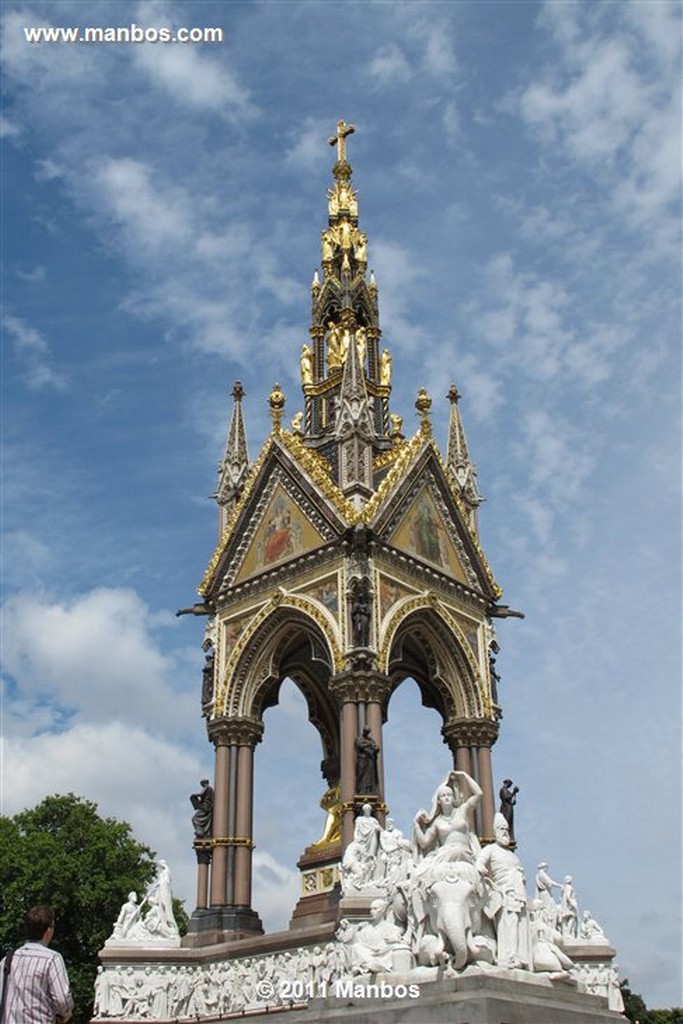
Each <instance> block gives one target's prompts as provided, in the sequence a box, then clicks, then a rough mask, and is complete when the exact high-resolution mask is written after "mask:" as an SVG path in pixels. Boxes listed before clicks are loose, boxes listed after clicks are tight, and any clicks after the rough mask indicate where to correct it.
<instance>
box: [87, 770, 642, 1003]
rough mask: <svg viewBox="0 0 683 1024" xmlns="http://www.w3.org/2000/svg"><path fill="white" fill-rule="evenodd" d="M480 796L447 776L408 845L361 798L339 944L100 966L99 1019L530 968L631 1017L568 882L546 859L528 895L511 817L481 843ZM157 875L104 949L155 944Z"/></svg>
mask: <svg viewBox="0 0 683 1024" xmlns="http://www.w3.org/2000/svg"><path fill="white" fill-rule="evenodd" d="M480 799H481V789H480V788H479V786H478V785H477V783H476V782H475V781H474V779H472V778H471V777H470V776H469V775H467V774H466V773H465V772H461V771H452V772H450V773H449V774H448V776H447V777H446V779H444V781H443V782H442V783H441V785H439V786H438V788H437V789H436V791H435V793H434V796H433V798H432V803H431V807H430V809H429V811H425V810H420V811H418V812H417V814H416V815H415V818H414V823H413V838H412V841H410V840H408V839H406V838H404V836H403V835H402V833H401V832H400V831H399V830H398V829H396V828H395V827H394V824H393V822H392V821H391V820H390V819H388V820H387V822H386V827H384V828H382V826H381V825H380V823H379V821H378V820H377V819H376V818H375V817H374V816H373V815H372V808H371V806H370V804H365V805H364V806H363V808H362V812H361V814H360V815H359V816H358V817H357V819H356V823H355V830H354V837H353V841H352V842H351V843H350V844H349V846H348V847H347V849H346V852H345V854H344V858H343V861H342V868H341V878H342V902H341V910H342V913H343V914H345V915H346V916H345V917H344V918H343V919H342V920H341V921H340V923H339V926H338V928H337V932H336V941H334V942H328V943H326V944H324V945H317V946H308V947H301V948H299V949H297V950H294V951H291V952H284V953H274V954H273V953H271V954H264V955H262V956H255V957H250V958H235V959H232V960H223V961H218V962H216V963H211V964H208V965H203V966H201V967H200V966H196V967H194V966H192V967H190V966H179V965H170V964H169V965H165V966H164V965H161V966H160V965H159V964H156V965H155V966H154V967H152V966H147V967H138V968H133V967H121V966H120V967H116V968H109V967H108V968H107V969H106V970H102V969H100V971H99V974H98V979H97V984H96V1016H99V1017H105V1018H106V1017H110V1018H116V1017H125V1018H126V1019H130V1018H133V1019H143V1020H144V1019H150V1020H154V1019H162V1018H165V1017H172V1018H174V1019H175V1018H186V1017H202V1016H206V1015H209V1016H210V1015H212V1014H225V1013H232V1012H243V1011H248V1010H256V1009H259V1008H260V1009H265V1008H266V1007H271V1006H278V1005H283V1004H286V1003H288V1002H292V1001H294V1002H296V1001H304V1002H305V1001H307V999H310V998H314V997H316V996H323V995H328V994H330V995H331V994H333V988H332V986H334V985H335V984H337V985H339V984H342V980H343V979H358V978H361V977H369V978H371V979H374V978H377V977H381V978H389V979H394V980H397V979H400V980H401V981H402V982H404V981H405V982H418V983H419V984H422V983H423V982H429V981H432V980H437V979H443V978H448V977H454V976H456V975H457V974H459V973H461V972H463V971H469V972H482V971H484V972H487V973H501V972H515V976H517V977H521V976H522V975H519V974H518V972H524V974H523V976H524V977H527V978H529V977H530V976H531V975H533V976H534V977H535V978H536V979H540V978H544V979H545V982H544V983H545V984H555V983H560V984H566V985H572V986H575V987H578V988H579V989H581V990H585V991H588V992H590V993H592V994H596V995H600V996H602V997H603V998H604V999H605V1000H606V1001H607V1003H608V1006H609V1008H610V1009H614V1010H617V1011H621V1010H623V1003H622V1001H621V993H620V989H619V984H618V975H617V972H616V968H615V967H614V966H613V965H612V963H611V957H612V956H613V950H612V949H611V948H610V947H609V944H608V942H607V939H606V938H605V935H604V932H603V931H602V929H601V928H600V926H599V925H598V924H597V922H596V921H595V920H594V919H593V918H592V917H591V915H590V913H589V912H588V911H585V912H584V914H583V917H580V913H579V907H578V902H577V899H576V894H575V892H574V888H573V884H572V879H571V877H570V876H567V877H566V878H565V880H564V882H563V883H558V882H555V881H553V879H552V878H551V877H550V875H549V874H548V871H547V867H548V865H547V864H546V863H545V862H541V863H540V864H539V867H538V873H537V875H536V892H535V897H534V898H533V899H529V896H528V894H527V888H526V880H525V877H524V871H523V868H522V864H521V862H520V860H519V858H518V857H517V855H516V853H515V852H514V851H513V850H512V849H511V848H510V836H509V830H508V824H507V821H506V819H505V818H504V817H503V815H502V814H496V815H495V818H494V834H495V842H493V843H491V844H489V845H487V846H484V847H482V846H481V845H480V843H479V841H478V839H477V836H476V833H475V832H474V830H473V828H472V825H471V821H472V819H473V815H474V811H475V810H476V807H477V804H478V803H479V801H480ZM160 863H161V864H163V862H160ZM167 870H168V869H167V868H166V871H167ZM159 874H161V870H160V872H159ZM158 879H159V875H158V876H157V880H155V882H154V883H153V884H152V886H151V887H150V891H149V892H148V894H147V895H146V896H145V899H144V900H143V905H144V904H145V903H147V904H148V905H149V907H150V910H149V912H148V914H147V916H146V917H145V919H144V920H143V921H141V920H140V911H139V908H138V907H137V903H136V901H132V903H131V900H129V902H128V903H126V904H124V906H123V907H122V909H121V914H120V915H119V919H118V921H117V923H116V926H115V928H114V933H113V935H112V938H111V939H110V940H109V943H108V944H107V945H110V944H116V945H129V946H131V945H132V946H137V947H141V946H145V945H147V944H151V945H153V944H154V943H148V939H147V934H146V933H149V932H150V931H153V929H155V928H156V927H157V916H158V915H157V913H156V912H155V907H156V902H155V901H157V902H158V898H159V897H158V893H159V888H160V884H159V881H158ZM553 889H557V890H559V892H560V901H559V903H558V902H556V901H555V899H554V897H553ZM168 900H169V901H170V887H169V890H168ZM136 912H137V916H136ZM368 912H369V918H368V916H367V915H368ZM150 915H154V916H153V928H150V927H149V924H148V922H149V919H150ZM174 926H175V923H174ZM145 930H146V931H145ZM157 934H158V933H157ZM176 934H177V929H176ZM587 950H588V954H587V952H586V951H587Z"/></svg>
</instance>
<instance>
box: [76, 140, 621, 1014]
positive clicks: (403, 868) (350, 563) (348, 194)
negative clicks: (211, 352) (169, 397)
mask: <svg viewBox="0 0 683 1024" xmlns="http://www.w3.org/2000/svg"><path fill="white" fill-rule="evenodd" d="M354 131H355V129H354V127H353V125H350V124H346V122H344V121H339V122H338V124H337V131H336V133H335V134H334V135H333V136H332V137H331V138H330V139H329V142H330V144H331V145H332V146H334V147H335V149H336V157H337V158H336V162H335V163H334V166H333V168H332V177H333V183H332V186H331V187H330V188H329V189H328V192H327V224H326V226H325V228H324V229H323V231H322V233H321V238H320V246H321V265H322V266H321V272H318V271H316V273H315V275H314V278H313V282H312V284H311V320H310V327H309V329H308V336H307V338H306V340H305V341H302V344H301V349H300V351H299V352H298V353H293V354H292V355H293V358H296V359H298V363H299V369H300V376H301V402H300V407H299V408H298V409H296V411H295V412H294V413H293V415H292V414H290V413H289V412H288V413H287V415H286V414H285V406H286V396H285V394H284V392H283V391H282V389H281V388H280V385H279V384H275V385H274V386H273V388H272V390H271V392H270V395H269V403H270V416H271V429H270V433H269V436H268V437H267V439H266V441H265V443H264V445H263V447H262V449H261V451H260V453H259V455H258V457H257V458H256V459H255V460H254V461H251V460H250V458H249V454H248V449H247V439H246V431H245V426H244V419H243V411H242V403H243V399H244V397H245V395H244V389H243V387H242V385H241V384H240V383H239V382H237V383H236V384H235V386H234V389H233V392H232V394H233V399H234V405H233V409H232V417H231V422H230V426H229V431H228V439H227V443H226V447H225V452H224V455H223V458H222V460H221V463H220V466H219V475H218V485H217V489H216V495H215V497H216V501H217V504H218V513H219V530H218V543H217V547H216V549H215V552H214V554H213V557H212V558H211V561H210V564H209V566H208V568H207V569H206V572H205V574H204V578H203V580H202V582H201V586H200V588H199V593H200V595H201V602H200V603H198V604H195V605H194V607H193V608H191V609H187V610H188V611H191V612H193V613H195V614H200V615H205V616H207V625H206V629H205V636H204V649H205V652H206V661H205V666H204V670H203V676H202V689H201V711H202V714H203V716H204V718H205V720H206V726H207V731H208V737H209V740H210V742H211V744H212V745H213V747H214V758H215V761H214V775H213V780H210V779H208V778H205V779H202V780H201V783H200V786H201V789H200V790H199V791H198V792H196V793H193V794H192V796H191V802H192V808H193V814H192V818H191V821H192V828H193V831H194V843H193V845H194V850H195V853H196V857H197V905H196V908H195V910H194V913H193V914H192V918H191V920H190V926H189V931H188V934H187V935H186V936H185V937H184V938H183V940H182V948H180V949H179V948H175V947H177V943H178V936H177V935H176V931H174V930H173V929H172V928H171V927H170V924H169V926H168V927H166V924H167V922H165V921H164V922H162V924H164V927H163V928H162V927H161V925H160V915H161V910H160V909H159V908H160V907H162V905H163V907H162V909H163V908H166V907H167V905H168V906H170V882H169V884H166V882H164V890H163V891H164V893H165V894H166V895H165V896H164V900H163V901H162V900H160V898H159V895H158V893H159V891H161V890H160V883H159V884H157V885H156V888H154V890H153V891H151V892H150V893H148V894H147V896H146V897H145V899H144V900H143V902H142V904H138V902H137V894H135V893H131V895H130V897H129V900H128V902H127V903H126V904H125V905H124V907H122V910H121V914H120V916H119V920H118V921H117V923H116V924H115V926H114V932H113V934H112V937H111V938H110V940H109V942H108V943H107V946H106V947H105V950H104V951H103V952H102V954H101V955H102V959H103V961H105V969H104V970H100V974H99V975H98V987H97V998H96V1007H97V1009H96V1013H97V1014H99V1017H101V1018H107V1017H114V1018H116V1017H118V1018H124V1017H125V1019H156V1020H165V1019H188V1018H193V1019H205V1018H206V1019H212V1020H219V1019H224V1017H226V1016H235V1015H240V1014H243V1013H249V1014H255V1015H256V1016H258V1017H259V1018H260V1017H261V1015H262V1014H266V1013H267V1012H271V1011H272V1010H275V1009H278V1010H283V1011H284V1010H289V1011H292V1021H293V1022H294V1021H295V1020H304V1019H310V1020H333V1019H334V1020H337V1019H338V1016H337V1015H336V1014H337V1010H338V1008H339V1005H342V1004H337V1003H334V998H337V999H339V998H344V999H345V1000H348V998H354V999H355V998H361V999H364V998H365V995H366V994H367V992H369V991H370V989H371V988H373V986H374V987H375V988H377V985H376V984H375V982H376V981H377V980H378V979H380V980H381V984H382V985H384V986H387V985H388V987H389V989H390V990H391V993H393V994H394V995H395V996H396V999H398V1000H399V1002H400V999H401V998H403V996H401V995H399V994H398V993H399V990H401V992H402V993H403V995H406V994H409V995H410V997H411V998H415V999H417V998H418V996H419V995H420V992H421V989H420V986H421V985H423V983H425V982H435V983H436V985H435V986H434V988H433V990H432V991H433V993H436V995H432V996H431V997H430V999H431V1003H430V1006H432V1009H431V1010H428V1009H425V1010H424V1011H423V1010H422V1009H421V1008H419V1007H418V1009H416V1010H415V1011H414V1012H413V1011H411V1010H410V1009H409V1007H407V1006H403V1007H401V1019H402V1020H406V1021H408V1020H410V1021H418V1020H419V1021H420V1022H424V1021H426V1020H436V1019H437V1018H438V1019H439V1020H444V1019H446V1017H444V1016H443V1015H437V1016H434V1013H436V1011H437V1010H439V1007H443V1006H445V1005H446V1003H447V1004H448V1006H449V1010H448V1013H449V1016H448V1019H449V1020H453V1022H454V1024H460V1022H462V1021H465V1020H471V1019H474V1016H476V1019H477V1020H482V1021H484V1020H486V1021H493V1019H494V1017H492V1016H485V1015H482V1014H484V1010H485V1004H486V1006H488V1003H487V1002H486V1001H487V1000H490V999H494V1000H495V1001H496V1010H495V1012H496V1013H499V1010H500V1012H501V1013H503V1014H504V1016H505V1019H508V1016H507V1015H509V1019H512V1017H514V1019H515V1020H519V1021H520V1024H538V1022H539V1021H540V1020H541V1018H539V1017H538V1016H533V1014H534V1013H536V1012H537V1011H536V1009H533V1007H536V1008H538V1007H540V1008H541V1010H540V1011H539V1012H541V1013H542V1014H543V1017H542V1020H543V1021H551V1020H552V1021H553V1022H555V1024H565V1022H567V1024H568V1022H570V1021H574V1020H577V1021H578V1020H581V1021H593V1022H595V1024H600V1022H602V1024H604V1022H606V1021H608V1020H615V1019H616V1020H618V1019H619V1018H618V1016H617V1014H616V1013H613V1012H612V1011H613V1010H618V1009H619V998H620V997H619V994H618V986H617V985H616V982H615V969H614V968H613V967H612V966H611V961H612V958H613V956H614V951H613V950H612V949H611V947H610V946H609V945H608V943H607V940H606V939H605V936H604V932H603V931H602V929H601V928H600V926H599V925H597V923H596V922H595V921H594V920H593V919H592V918H591V917H590V915H589V914H588V912H587V911H586V912H584V916H583V920H582V921H581V919H580V917H579V910H578V902H577V899H576V896H575V893H574V889H573V886H572V880H571V877H570V876H566V878H565V882H564V883H563V884H562V885H561V884H560V883H556V882H553V880H552V879H551V878H550V876H549V875H548V874H547V873H546V872H545V868H546V867H547V865H545V864H544V863H543V862H541V864H540V865H539V874H538V876H537V878H536V899H535V900H532V899H529V896H528V894H527V889H526V879H525V877H524V871H523V867H522V864H521V861H520V860H519V858H518V856H517V854H516V852H515V848H516V837H515V833H514V805H515V802H516V798H517V793H518V792H519V790H518V787H517V786H515V785H514V783H513V782H512V780H511V779H505V780H504V781H503V785H502V788H501V789H500V791H499V798H500V811H499V812H498V813H496V811H495V806H494V783H493V773H492V767H491V748H492V746H493V744H494V743H495V741H496V738H497V736H498V731H499V723H500V718H501V709H500V707H499V703H498V692H497V683H498V678H499V677H498V673H497V671H496V668H495V664H496V657H495V656H496V654H497V652H498V644H497V641H496V635H495V630H494V625H493V620H494V619H495V618H500V617H507V616H510V615H512V616H520V613H519V612H514V611H512V610H511V609H510V608H509V607H508V606H506V605H501V604H500V603H499V599H500V597H501V593H502V592H501V590H500V588H499V587H498V584H497V583H496V581H495V579H494V577H493V574H492V572H491V569H490V568H489V565H488V563H487V561H486V558H485V556H484V553H483V551H482V548H481V545H480V541H479V532H478V521H477V513H478V507H479V505H480V503H481V501H482V498H481V495H480V493H479V488H478V483H477V473H476V469H475V466H474V464H473V463H472V461H471V459H470V454H469V450H468V445H467V440H466V437H465V432H464V428H463V424H462V420H461V416H460V410H459V406H458V402H459V398H460V396H459V393H458V390H457V388H456V386H455V385H452V386H451V387H450V390H449V392H448V395H447V396H446V397H447V399H448V401H449V403H450V405H449V424H448V446H447V451H446V453H445V455H444V454H442V453H441V451H440V450H439V448H438V447H437V445H436V443H435V440H434V437H433V434H432V423H431V413H432V399H431V397H430V396H429V395H428V394H427V392H426V391H425V389H424V388H420V389H419V390H418V393H417V396H416V400H415V408H416V410H417V414H418V419H419V426H418V429H417V431H416V433H415V434H414V435H413V436H412V437H406V436H405V435H404V433H403V420H402V418H401V416H400V415H399V414H398V413H397V412H396V411H394V410H392V407H391V395H392V383H393V374H394V372H395V371H396V372H398V370H399V368H398V366H396V367H394V360H393V356H392V352H391V348H390V346H389V345H388V344H387V343H386V342H384V341H383V339H382V330H381V327H380V318H379V295H378V288H377V284H376V282H375V279H374V275H373V274H372V272H370V273H368V239H367V236H366V235H365V233H364V232H363V231H362V230H361V227H360V221H359V205H358V195H357V192H356V190H355V188H354V187H353V184H352V172H351V165H350V164H349V162H348V159H347V143H348V139H349V137H350V136H351V135H352V134H353V132H354ZM296 404H299V403H296ZM408 677H410V678H412V679H413V680H415V682H416V683H417V686H418V688H419V690H420V694H421V698H422V702H423V704H424V705H426V706H427V707H430V708H433V709H435V710H436V711H437V712H438V714H439V715H440V717H441V733H442V738H443V742H444V743H445V744H446V745H447V747H448V748H449V750H450V752H451V754H452V767H451V768H450V770H449V771H448V774H447V775H446V777H445V778H444V779H442V780H441V782H440V783H439V784H438V785H437V788H436V789H435V790H434V791H433V795H432V797H431V803H430V805H429V810H427V809H422V810H418V811H417V812H416V814H415V816H414V819H413V822H412V832H411V833H410V834H409V835H404V834H403V832H402V831H401V830H400V828H398V827H397V826H396V824H395V823H394V822H393V820H392V819H391V817H390V816H389V813H388V812H389V808H388V806H387V799H386V796H387V795H386V794H385V785H384V748H383V736H382V732H383V726H384V723H385V722H386V720H387V717H388V708H389V702H390V699H391V696H392V694H393V693H394V691H395V690H396V688H397V687H398V686H399V685H400V684H401V682H402V681H403V680H404V679H406V678H408ZM285 679H290V680H292V681H293V683H294V684H295V685H296V686H297V687H298V688H299V690H300V692H301V693H302V695H303V697H304V699H305V701H306V704H307V707H308V718H309V720H310V722H311V723H312V724H313V726H314V727H315V729H316V731H317V733H318V736H319V741H320V754H321V761H320V769H321V779H320V782H319V786H320V790H319V792H320V797H319V799H320V808H321V811H322V812H323V813H324V824H323V818H322V815H321V832H322V834H321V835H319V836H318V837H316V836H310V839H309V841H308V842H307V844H306V845H305V847H304V849H303V850H302V852H301V856H300V858H299V861H298V865H297V866H298V868H299V872H300V881H301V888H300V897H299V899H298V902H297V904H296V906H295V907H294V908H293V914H292V919H291V922H290V927H289V930H288V931H286V932H280V933H276V934H274V935H264V934H263V927H262V924H261V919H260V916H259V913H258V908H257V907H254V906H253V905H252V856H253V850H254V841H253V816H254V798H253V797H254V794H253V788H254V787H253V764H254V756H255V751H256V747H257V746H258V744H259V742H260V741H261V739H262V738H263V734H264V712H265V711H266V710H267V709H268V708H269V707H272V706H273V705H275V704H277V703H278V699H279V693H280V687H281V685H282V682H283V681H284V680H285ZM407 753H408V754H410V751H407ZM212 781H213V784H212ZM437 782H438V780H437V779H428V780H425V786H424V792H425V793H426V794H427V795H428V794H429V792H430V789H431V787H433V786H434V785H435V784H436V783H437ZM188 819H189V814H188ZM160 863H161V864H163V862H160ZM541 869H543V870H541ZM163 877H164V879H165V878H166V875H164V876H163ZM168 877H169V879H170V875H169V876H168ZM554 888H555V889H561V890H562V898H561V903H560V904H558V903H556V901H555V899H554V896H553V893H552V890H553V889H554ZM141 907H145V908H146V916H144V917H143V916H142V915H141ZM165 915H166V910H164V914H163V915H161V916H165ZM127 946H131V947H134V948H132V949H128V948H127ZM152 947H154V953H153V954H152V953H151V952H149V950H150V949H151V948H152ZM162 947H164V948H162ZM468 972H469V974H470V975H471V974H472V973H475V974H479V973H484V974H485V975H486V976H487V977H486V988H485V989H484V988H482V987H481V986H479V987H477V982H478V981H479V980H480V979H477V978H474V979H473V978H470V977H469V975H468ZM456 976H457V978H458V982H457V987H456V985H455V983H454V982H453V980H452V979H453V978H455V977H456ZM464 976H466V977H464ZM363 979H364V980H363ZM471 982H473V986H472V984H470V983H471ZM366 983H367V986H368V987H364V986H365V985H366ZM468 984H470V988H469V989H468V988H467V986H468ZM556 984H558V985H559V986H560V988H561V991H560V992H559V993H558V991H557V990H556V989H554V986H555V985H556ZM439 986H441V988H439ZM475 988H476V989H477V991H476V993H475V992H474V989H475ZM413 990H415V991H413ZM468 993H469V994H468ZM587 993H589V994H587ZM590 993H592V994H590ZM328 997H333V999H332V1002H331V1003H329V999H328ZM387 998H388V997H387ZM469 999H474V1000H475V1001H476V1005H477V1007H479V1008H480V1009H481V1010H482V1014H480V1015H478V1016H477V1015H476V1014H475V1015H474V1016H472V1017H471V1016H469V1013H470V1010H471V1007H472V1005H474V1004H470V1003H469V1002H468V1000H469ZM297 1000H298V1002H299V1004H303V1005H304V1010H301V1006H299V1007H298V1009H297V1007H296V1006H295V1005H294V1004H295V1003H296V1002H297ZM458 1000H460V1001H461V1003H462V1005H460V1003H458ZM577 1000H578V1002H577ZM408 1001H409V1000H408ZM328 1003H329V1005H328ZM456 1003H457V1004H458V1005H456ZM318 1004H319V1005H318ZM347 1005H348V1006H352V1005H353V1003H344V1004H343V1006H344V1007H346V1006H347ZM385 1005H386V1007H388V1009H387V1013H386V1014H385V1015H382V1013H383V1012H384V1011H382V1013H380V1011H379V1010H377V1011H376V1010H374V1009H373V1010H372V1011H371V1010H370V1009H368V1011H367V1014H365V1015H364V1016H363V1019H364V1020H378V1021H379V1020H380V1019H381V1020H382V1021H384V1020H387V1021H388V1020H390V1019H391V1020H393V1019H396V1018H395V1017H394V1016H392V1014H391V1013H390V1012H389V1010H390V1006H389V1004H388V1003H387V1004H385ZM415 1005H416V1006H417V1004H415ZM425 1005H426V1004H425ZM306 1006H307V1007H308V1010H310V1012H311V1014H313V1016H310V1017H306V1015H305V1007H306ZM520 1007H524V1008H526V1009H524V1012H523V1013H522V1015H520V1013H521V1012H522V1011H521V1009H520ZM435 1008H436V1009H435ZM299 1010H301V1012H302V1013H303V1014H304V1015H303V1016H299V1015H298V1014H299ZM404 1010H405V1013H404ZM527 1011H528V1012H527ZM444 1012H446V1011H444ZM486 1012H488V1010H487V1011H486ZM439 1013H440V1010H439ZM430 1014H431V1015H430ZM463 1014H464V1016H463ZM354 1019H356V1018H355V1017H354ZM358 1019H361V1018H360V1017H358ZM500 1019H502V1018H501V1017H500V1016H496V1017H495V1020H497V1021H499V1020H500Z"/></svg>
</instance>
